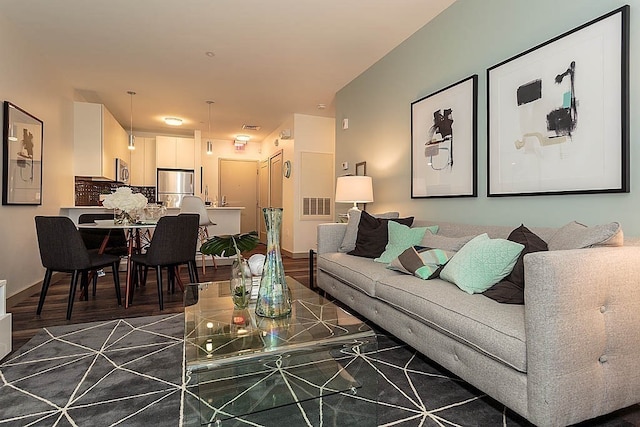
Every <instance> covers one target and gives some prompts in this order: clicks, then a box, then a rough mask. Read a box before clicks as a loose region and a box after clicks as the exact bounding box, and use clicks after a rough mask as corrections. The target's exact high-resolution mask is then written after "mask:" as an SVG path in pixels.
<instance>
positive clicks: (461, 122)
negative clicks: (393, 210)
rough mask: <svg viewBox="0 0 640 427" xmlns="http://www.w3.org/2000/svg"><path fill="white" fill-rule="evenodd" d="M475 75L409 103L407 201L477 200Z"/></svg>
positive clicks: (476, 79)
mask: <svg viewBox="0 0 640 427" xmlns="http://www.w3.org/2000/svg"><path fill="white" fill-rule="evenodd" d="M477 105H478V76H477V75H473V76H471V77H468V78H466V79H464V80H462V81H460V82H458V83H454V84H453V85H451V86H448V87H446V88H444V89H442V90H439V91H438V92H435V93H432V94H431V95H427V96H425V97H424V98H422V99H419V100H417V101H414V102H412V103H411V198H412V199H417V198H429V197H476V196H477V179H476V177H477V168H476V165H477V139H476V138H477V129H478V128H477V122H476V116H477V114H476V113H477Z"/></svg>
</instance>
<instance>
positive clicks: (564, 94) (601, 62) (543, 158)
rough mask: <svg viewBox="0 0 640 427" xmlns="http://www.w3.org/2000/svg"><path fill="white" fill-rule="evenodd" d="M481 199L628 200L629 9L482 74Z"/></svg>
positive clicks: (622, 9) (602, 18)
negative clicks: (609, 196)
mask: <svg viewBox="0 0 640 427" xmlns="http://www.w3.org/2000/svg"><path fill="white" fill-rule="evenodd" d="M487 100H488V104H487V141H488V143H487V145H488V149H487V171H488V176H487V195H488V196H489V197H500V196H535V195H564V194H592V193H628V192H629V191H630V176H629V170H630V169H629V166H630V162H629V6H623V7H621V8H619V9H616V10H614V11H612V12H610V13H607V14H605V15H603V16H601V17H599V18H596V19H594V20H592V21H590V22H588V23H586V24H584V25H581V26H579V27H577V28H575V29H573V30H570V31H568V32H566V33H564V34H561V35H559V36H557V37H555V38H553V39H551V40H548V41H546V42H544V43H542V44H540V45H537V46H535V47H533V48H531V49H529V50H527V51H525V52H522V53H520V54H518V55H515V56H513V57H511V58H509V59H507V60H505V61H503V62H501V63H499V64H497V65H494V66H493V67H491V68H489V69H487Z"/></svg>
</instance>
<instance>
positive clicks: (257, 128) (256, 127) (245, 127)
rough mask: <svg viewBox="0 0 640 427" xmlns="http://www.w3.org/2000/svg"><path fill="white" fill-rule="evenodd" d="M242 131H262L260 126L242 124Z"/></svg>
mask: <svg viewBox="0 0 640 427" xmlns="http://www.w3.org/2000/svg"><path fill="white" fill-rule="evenodd" d="M242 129H244V130H260V129H262V126H258V125H247V124H244V125H242Z"/></svg>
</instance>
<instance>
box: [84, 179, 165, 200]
mask: <svg viewBox="0 0 640 427" xmlns="http://www.w3.org/2000/svg"><path fill="white" fill-rule="evenodd" d="M122 185H123V184H120V183H118V182H111V181H92V180H91V178H85V177H79V176H77V177H76V180H75V187H76V192H75V198H76V201H75V205H76V206H100V195H101V194H109V193H113V192H114V191H116V189H117V188H118V187H122ZM130 187H131V189H132V190H133V192H134V193H142V194H144V196H145V197H146V198H147V199H148V200H149V203H155V202H156V188H155V187H136V186H133V185H132V186H130Z"/></svg>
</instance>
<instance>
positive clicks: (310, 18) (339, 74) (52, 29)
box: [0, 0, 455, 141]
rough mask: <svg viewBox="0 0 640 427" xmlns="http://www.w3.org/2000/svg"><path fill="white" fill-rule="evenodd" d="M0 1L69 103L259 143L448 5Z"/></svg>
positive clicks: (326, 101) (327, 98) (123, 118)
mask: <svg viewBox="0 0 640 427" xmlns="http://www.w3.org/2000/svg"><path fill="white" fill-rule="evenodd" d="M0 1H1V3H2V5H1V7H0V15H2V16H3V18H4V19H5V20H7V21H9V22H10V24H11V25H12V26H14V29H15V31H17V34H18V35H20V36H21V37H23V38H24V39H26V40H27V41H28V42H29V43H30V44H32V45H33V47H34V50H35V51H36V52H39V53H41V54H42V56H44V57H45V59H46V60H47V61H48V62H49V63H50V64H51V65H52V66H53V67H54V69H57V70H59V72H60V74H61V75H62V76H64V78H65V79H67V80H68V82H69V83H70V84H71V86H72V87H73V88H74V89H75V90H76V91H77V95H78V97H79V98H78V99H84V100H86V101H89V102H98V103H103V104H105V105H106V107H107V109H108V110H109V111H111V113H112V114H113V115H114V116H115V117H116V119H117V120H118V121H119V122H120V123H121V124H122V125H123V127H124V128H125V129H127V130H129V128H130V121H131V115H132V114H131V111H133V130H134V132H152V133H156V134H183V135H192V134H193V131H194V130H195V129H200V130H202V132H203V133H202V136H203V138H211V139H226V140H232V139H234V137H235V136H236V135H238V134H247V135H250V136H251V140H252V141H262V140H263V139H264V138H265V137H266V136H268V135H269V134H270V133H271V132H273V131H274V130H275V129H277V127H278V126H280V125H281V124H282V123H283V122H284V121H285V120H286V119H288V118H289V117H291V114H293V113H301V114H309V115H317V116H326V117H333V116H334V111H335V109H334V99H335V93H336V92H337V91H338V90H340V89H341V88H342V87H344V86H345V85H346V84H347V83H349V82H350V81H351V80H353V79H354V78H355V77H357V76H358V75H359V74H361V73H362V72H363V71H365V70H366V69H367V68H368V67H370V66H371V65H373V64H374V63H375V62H376V61H378V60H379V59H380V58H382V57H383V56H384V55H386V54H387V53H388V52H389V51H391V50H392V49H393V48H394V47H396V46H397V45H398V44H400V43H401V42H402V41H403V40H405V39H406V38H408V37H409V36H410V35H411V34H413V33H414V32H416V31H417V30H418V29H419V28H421V27H422V26H424V25H425V24H426V23H427V22H428V21H430V20H431V19H432V18H433V17H435V16H436V15H438V14H439V13H440V12H442V11H443V10H444V9H446V8H447V7H448V6H449V5H451V4H452V3H453V2H454V1H455V0H269V1H265V0H182V1H167V0H55V1H52V0H28V1H25V0H0ZM207 52H208V53H209V54H207ZM127 91H135V92H136V95H135V96H133V99H131V97H130V95H128V94H127ZM208 100H212V101H215V103H214V104H211V113H210V116H211V132H210V133H209V130H208V128H209V118H208V117H209V112H208V104H207V103H206V101H208ZM132 101H133V110H131V102H132ZM320 104H323V105H324V106H325V108H324V109H321V108H318V106H319V105H320ZM169 116H172V117H179V118H182V119H183V120H184V123H183V125H182V126H181V127H179V128H175V127H170V126H168V125H166V124H164V122H163V121H162V119H163V118H164V117H169ZM245 124H246V125H258V126H261V129H260V130H259V131H247V130H243V129H242V126H243V125H245Z"/></svg>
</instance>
